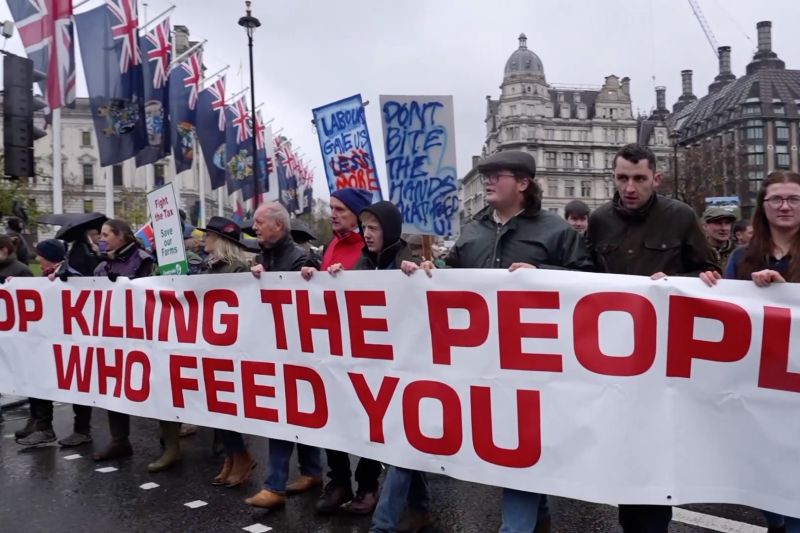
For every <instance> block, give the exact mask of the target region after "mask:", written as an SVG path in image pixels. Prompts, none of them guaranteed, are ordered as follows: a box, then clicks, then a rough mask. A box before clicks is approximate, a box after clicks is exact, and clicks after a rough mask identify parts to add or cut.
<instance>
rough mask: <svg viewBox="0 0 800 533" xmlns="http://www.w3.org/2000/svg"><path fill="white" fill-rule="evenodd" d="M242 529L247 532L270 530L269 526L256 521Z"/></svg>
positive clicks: (263, 532)
mask: <svg viewBox="0 0 800 533" xmlns="http://www.w3.org/2000/svg"><path fill="white" fill-rule="evenodd" d="M242 529H244V530H245V531H247V532H248V533H267V531H272V528H271V527H269V526H265V525H264V524H258V523H256V524H253V525H252V526H247V527H243V528H242Z"/></svg>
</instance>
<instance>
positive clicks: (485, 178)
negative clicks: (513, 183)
mask: <svg viewBox="0 0 800 533" xmlns="http://www.w3.org/2000/svg"><path fill="white" fill-rule="evenodd" d="M515 177H516V176H514V174H511V173H510V172H489V173H488V174H481V183H482V184H483V185H486V184H487V183H488V184H490V185H494V184H495V183H497V182H498V181H500V178H515Z"/></svg>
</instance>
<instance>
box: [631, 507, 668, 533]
mask: <svg viewBox="0 0 800 533" xmlns="http://www.w3.org/2000/svg"><path fill="white" fill-rule="evenodd" d="M670 521H672V507H670V506H669V505H620V506H619V524H620V525H621V526H622V531H624V532H625V533H667V531H668V530H669V523H670Z"/></svg>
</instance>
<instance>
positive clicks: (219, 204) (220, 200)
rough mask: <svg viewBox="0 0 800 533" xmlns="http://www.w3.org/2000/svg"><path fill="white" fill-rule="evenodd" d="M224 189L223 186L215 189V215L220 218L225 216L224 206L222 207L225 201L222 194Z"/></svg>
mask: <svg viewBox="0 0 800 533" xmlns="http://www.w3.org/2000/svg"><path fill="white" fill-rule="evenodd" d="M224 188H225V185H223V186H222V187H220V188H218V189H217V215H218V216H221V217H224V216H225V206H223V205H222V204H223V203H224V201H225V195H224V194H223V192H222V190H223V189H224Z"/></svg>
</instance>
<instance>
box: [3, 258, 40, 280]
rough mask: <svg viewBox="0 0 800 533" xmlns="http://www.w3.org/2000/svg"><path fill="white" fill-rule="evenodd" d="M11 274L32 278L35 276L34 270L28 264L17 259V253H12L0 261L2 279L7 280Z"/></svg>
mask: <svg viewBox="0 0 800 533" xmlns="http://www.w3.org/2000/svg"><path fill="white" fill-rule="evenodd" d="M9 276H15V277H20V278H30V277H32V276H33V272H31V269H30V268H28V265H26V264H25V263H22V262H21V261H19V260H17V255H16V254H11V255H9V256H8V257H7V258H6V259H4V260H2V261H0V279H2V280H5V279H6V278H7V277H9Z"/></svg>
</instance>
